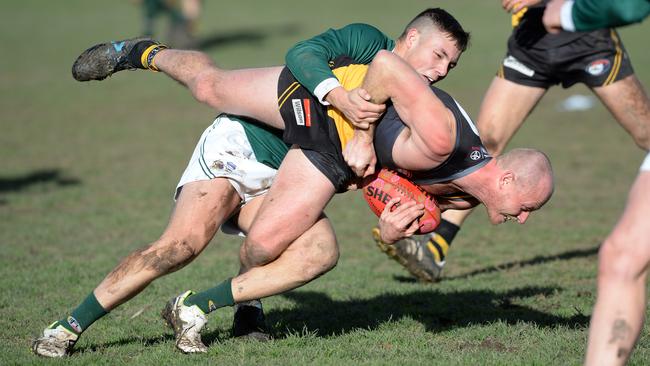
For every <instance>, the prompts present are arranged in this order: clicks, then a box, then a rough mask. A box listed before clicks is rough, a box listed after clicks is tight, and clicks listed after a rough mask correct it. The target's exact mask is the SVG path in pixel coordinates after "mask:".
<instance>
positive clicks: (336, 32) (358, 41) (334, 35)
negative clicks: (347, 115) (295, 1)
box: [286, 23, 395, 100]
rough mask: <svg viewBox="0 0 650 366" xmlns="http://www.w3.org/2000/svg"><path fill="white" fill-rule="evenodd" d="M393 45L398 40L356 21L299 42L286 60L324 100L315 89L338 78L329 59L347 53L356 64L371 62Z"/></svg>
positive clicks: (294, 74)
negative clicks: (330, 65)
mask: <svg viewBox="0 0 650 366" xmlns="http://www.w3.org/2000/svg"><path fill="white" fill-rule="evenodd" d="M393 48H395V41H394V40H392V39H390V38H388V36H386V35H385V34H384V33H382V32H381V31H380V30H379V29H377V28H375V27H373V26H371V25H368V24H361V23H356V24H350V25H346V26H345V27H343V28H341V29H328V30H327V31H326V32H325V33H322V34H319V35H317V36H315V37H313V38H311V39H308V40H305V41H301V42H298V43H297V44H296V45H295V46H293V47H292V48H291V49H290V50H289V52H287V56H286V63H287V67H288V68H289V70H291V73H292V74H293V76H294V77H295V78H296V80H298V81H299V82H300V83H301V84H302V85H303V86H304V87H305V88H307V90H309V91H310V92H311V93H312V94H314V95H315V96H317V97H318V98H319V99H320V100H322V97H323V96H322V95H319V93H317V92H316V91H317V90H316V89H317V87H318V86H319V84H321V83H322V82H323V81H325V80H327V79H336V77H335V76H334V74H333V73H332V71H331V70H330V67H329V61H332V60H334V59H336V58H337V57H339V56H348V57H350V58H351V59H353V60H354V61H355V62H357V63H360V64H369V63H370V61H372V59H373V58H374V57H375V55H376V54H377V52H379V51H380V50H392V49H393ZM330 90H331V89H330ZM327 91H328V92H329V90H327Z"/></svg>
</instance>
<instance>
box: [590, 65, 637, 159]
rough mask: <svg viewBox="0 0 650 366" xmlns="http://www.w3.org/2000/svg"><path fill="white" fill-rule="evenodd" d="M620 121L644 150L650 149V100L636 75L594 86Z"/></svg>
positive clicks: (594, 90)
mask: <svg viewBox="0 0 650 366" xmlns="http://www.w3.org/2000/svg"><path fill="white" fill-rule="evenodd" d="M593 92H594V93H595V94H596V95H597V96H598V97H599V98H600V100H601V101H602V102H603V104H605V106H606V107H607V109H609V111H610V112H611V113H612V115H613V116H614V118H616V120H617V121H618V123H620V124H621V126H623V128H624V129H625V130H626V131H627V132H628V133H629V134H630V135H632V138H634V142H635V143H636V144H637V145H638V146H639V147H640V148H642V149H643V150H646V151H648V150H650V100H649V99H648V96H647V94H646V93H645V90H644V89H643V86H642V85H641V83H640V82H639V79H637V77H636V76H635V75H630V76H628V77H626V78H625V79H623V80H619V81H617V82H615V83H613V84H610V85H607V86H603V87H598V88H593Z"/></svg>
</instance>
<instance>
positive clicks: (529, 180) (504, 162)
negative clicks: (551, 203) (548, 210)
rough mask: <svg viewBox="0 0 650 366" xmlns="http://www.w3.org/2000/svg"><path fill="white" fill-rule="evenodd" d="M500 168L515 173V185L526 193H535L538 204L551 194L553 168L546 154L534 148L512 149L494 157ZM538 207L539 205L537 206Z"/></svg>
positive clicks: (545, 200)
mask: <svg viewBox="0 0 650 366" xmlns="http://www.w3.org/2000/svg"><path fill="white" fill-rule="evenodd" d="M496 163H497V166H498V167H499V168H501V169H502V170H510V171H512V172H513V173H514V174H515V177H516V183H517V187H518V189H519V191H520V192H523V193H525V194H527V195H529V194H530V195H536V196H537V201H538V203H539V206H540V207H541V206H542V205H544V204H545V203H546V202H547V201H548V200H549V199H550V198H551V195H552V194H553V190H554V182H553V169H552V168H551V161H550V160H549V159H548V157H547V156H546V154H544V153H543V152H541V151H539V150H536V149H523V148H519V149H512V150H510V151H508V152H507V153H505V154H503V155H500V156H498V157H497V158H496ZM537 208H539V207H537Z"/></svg>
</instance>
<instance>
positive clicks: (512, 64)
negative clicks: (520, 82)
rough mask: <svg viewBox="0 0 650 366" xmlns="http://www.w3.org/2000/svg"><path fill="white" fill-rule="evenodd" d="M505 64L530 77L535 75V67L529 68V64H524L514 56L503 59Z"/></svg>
mask: <svg viewBox="0 0 650 366" xmlns="http://www.w3.org/2000/svg"><path fill="white" fill-rule="evenodd" d="M503 66H505V67H507V68H509V69H513V70H515V71H518V72H520V73H522V74H524V75H526V76H528V77H532V76H533V75H535V70H533V69H531V68H529V67H528V66H526V65H524V64H522V63H521V62H519V60H517V59H516V58H514V57H513V56H508V57H506V58H505V59H504V60H503Z"/></svg>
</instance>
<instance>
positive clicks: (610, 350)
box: [585, 171, 650, 365]
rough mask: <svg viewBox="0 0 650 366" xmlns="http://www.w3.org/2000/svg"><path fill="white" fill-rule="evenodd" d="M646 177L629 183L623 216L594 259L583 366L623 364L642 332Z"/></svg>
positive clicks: (649, 239)
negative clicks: (594, 286)
mask: <svg viewBox="0 0 650 366" xmlns="http://www.w3.org/2000/svg"><path fill="white" fill-rule="evenodd" d="M648 208H650V172H648V171H646V172H643V171H642V172H641V173H640V174H639V176H638V177H637V180H636V181H635V183H634V185H633V187H632V190H631V191H630V196H629V198H628V201H627V206H626V207H625V212H624V213H623V216H622V217H621V219H620V221H619V222H618V223H617V224H616V227H615V228H614V231H613V232H612V233H611V234H610V235H609V237H608V238H607V239H606V240H605V242H604V243H603V245H602V247H601V249H600V253H599V255H598V264H599V266H598V267H599V268H598V296H597V299H596V305H595V307H594V313H593V315H592V317H591V324H590V325H589V345H588V347H587V358H586V361H585V364H587V365H623V364H625V362H626V361H627V359H628V357H629V356H630V353H631V352H632V348H634V344H635V342H636V340H637V338H638V336H639V333H640V332H641V328H642V327H643V318H644V311H645V308H646V306H645V304H646V278H647V275H648V266H649V265H650V232H649V228H650V227H649V226H648V222H647V213H648Z"/></svg>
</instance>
